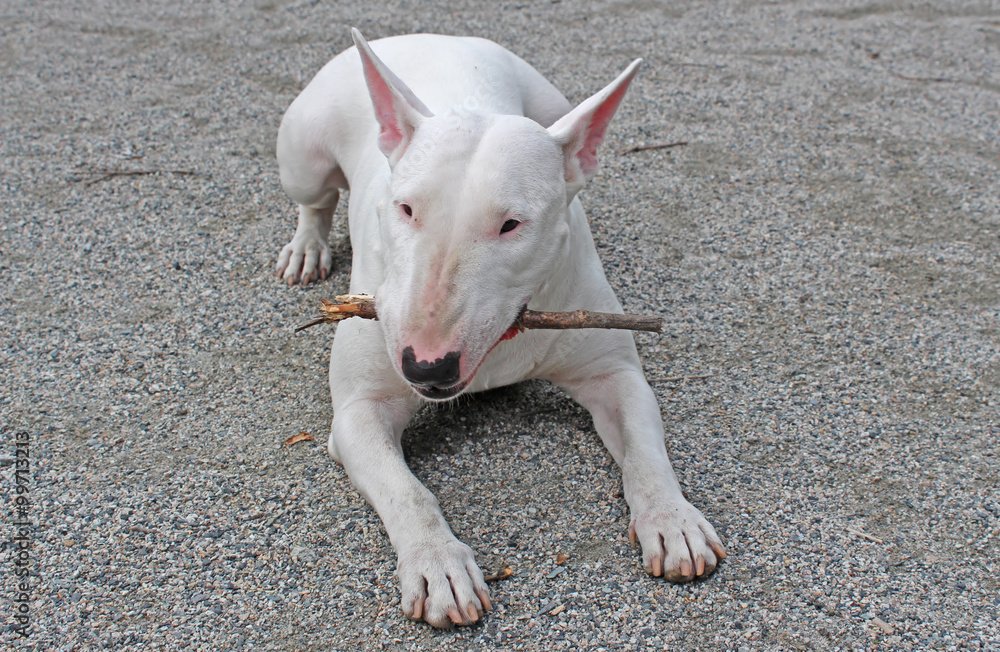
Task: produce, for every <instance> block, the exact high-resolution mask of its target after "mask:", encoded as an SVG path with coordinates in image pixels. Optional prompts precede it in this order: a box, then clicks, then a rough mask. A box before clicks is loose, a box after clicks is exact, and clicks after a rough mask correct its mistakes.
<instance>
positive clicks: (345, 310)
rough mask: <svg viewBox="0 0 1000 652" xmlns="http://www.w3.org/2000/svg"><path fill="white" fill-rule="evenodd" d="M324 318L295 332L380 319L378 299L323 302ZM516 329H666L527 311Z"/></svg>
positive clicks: (645, 320) (578, 313)
mask: <svg viewBox="0 0 1000 652" xmlns="http://www.w3.org/2000/svg"><path fill="white" fill-rule="evenodd" d="M320 301H321V302H322V305H320V308H319V310H320V313H321V315H322V316H321V317H320V318H319V319H317V320H315V321H311V322H309V323H308V324H305V325H304V326H299V327H298V328H296V329H295V332H296V333H298V332H299V331H301V330H305V329H306V328H309V327H311V326H315V325H317V324H330V323H334V322H338V321H341V320H342V319H347V318H349V317H361V318H362V319H378V315H377V314H376V313H375V297H373V296H370V295H367V294H342V295H340V296H338V297H336V302H333V301H327V300H326V299H321V300H320ZM512 326H513V327H514V328H517V329H518V330H521V331H525V330H528V329H567V328H616V329H624V330H632V331H648V332H651V333H659V332H660V331H661V330H662V329H663V318H662V317H642V316H637V315H622V314H618V313H613V312H592V311H590V310H574V311H572V312H539V311H536V310H525V311H524V312H523V313H521V316H520V317H518V318H517V319H516V320H514V323H513V324H512Z"/></svg>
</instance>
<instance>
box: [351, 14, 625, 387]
mask: <svg viewBox="0 0 1000 652" xmlns="http://www.w3.org/2000/svg"><path fill="white" fill-rule="evenodd" d="M353 33H354V41H355V44H356V45H357V47H358V51H359V53H360V55H361V59H362V63H363V67H364V74H365V79H366V81H367V83H368V89H369V91H370V93H371V97H372V103H373V106H374V109H375V117H376V119H377V121H378V124H379V136H378V145H379V149H381V151H382V152H383V153H384V154H385V156H386V157H387V158H388V160H389V165H390V167H391V168H392V176H391V181H390V187H389V191H388V193H387V195H386V196H385V198H384V201H383V202H382V203H381V204H380V205H379V206H378V215H379V220H380V224H379V228H380V230H381V236H382V237H381V241H382V246H383V247H384V250H383V251H382V252H381V255H382V257H383V259H384V260H385V261H386V263H387V264H386V276H385V279H384V282H383V284H382V286H381V287H379V288H378V289H377V292H376V296H377V297H378V299H377V312H378V315H379V320H380V321H381V322H382V329H383V332H384V333H385V338H386V345H387V347H388V351H389V356H390V358H391V359H392V360H393V365H394V366H395V368H396V370H397V371H398V372H399V374H400V375H401V376H402V377H403V378H404V379H406V380H407V382H409V383H410V385H411V386H412V387H413V389H414V390H415V391H416V392H417V393H418V394H420V395H421V396H423V397H424V398H428V399H432V400H444V399H448V398H452V397H454V396H457V395H458V394H460V393H461V392H462V391H463V390H464V389H465V388H466V387H467V386H468V384H469V382H470V381H471V380H472V378H473V376H474V375H475V373H476V371H477V370H478V369H479V366H480V365H481V364H482V362H483V360H484V359H485V358H486V355H487V354H488V353H489V352H490V351H491V350H492V349H493V347H495V346H496V345H497V343H498V342H500V341H502V340H503V339H506V338H507V337H510V336H512V335H513V331H512V330H511V326H512V324H513V323H514V321H515V320H516V319H517V317H518V316H519V315H520V313H521V311H522V310H524V308H525V307H526V306H527V305H528V302H529V301H531V298H532V297H533V296H534V295H535V293H536V292H538V291H539V289H540V288H542V287H543V286H544V285H545V283H546V282H547V281H548V280H549V278H550V277H551V276H552V275H553V273H554V272H555V270H556V269H557V267H558V266H559V265H560V264H561V263H562V262H564V261H565V260H566V259H567V256H566V252H567V248H568V247H569V246H570V242H569V234H570V229H569V221H568V212H567V206H568V204H569V202H570V201H572V199H573V197H574V196H575V195H576V193H577V192H578V191H579V190H580V189H581V188H582V187H583V186H584V185H585V184H586V182H587V180H588V179H590V177H592V176H593V175H594V173H595V172H596V171H597V166H598V163H597V157H596V150H597V147H598V146H599V145H600V143H601V141H602V140H603V139H604V134H605V132H606V130H607V126H608V124H609V122H610V121H611V118H612V116H613V115H614V113H615V111H616V110H617V108H618V105H619V104H620V103H621V100H622V97H623V96H624V94H625V90H626V89H627V88H628V85H629V82H630V81H631V80H632V77H633V76H634V75H635V72H636V70H637V69H638V67H639V63H640V60H636V61H635V62H633V63H632V64H631V65H630V66H629V67H628V68H627V69H626V70H625V72H623V73H622V74H621V75H620V76H619V77H618V79H616V80H615V81H614V82H612V83H611V84H610V85H609V86H608V87H607V88H605V89H604V90H602V91H601V92H600V93H598V94H596V95H594V96H593V97H591V98H590V99H588V100H586V101H584V102H583V103H582V104H580V105H579V106H578V107H576V108H575V109H573V110H572V111H570V112H569V113H568V114H566V115H565V116H564V117H562V118H561V119H559V120H558V121H557V122H556V123H555V124H553V125H552V126H551V127H548V128H545V127H543V126H541V125H539V124H538V123H537V122H534V121H533V120H530V119H528V118H525V117H523V116H512V115H493V114H485V113H479V112H473V111H467V110H464V109H454V110H450V111H447V112H445V113H441V114H439V115H433V114H432V113H431V111H430V110H428V109H427V107H426V106H425V105H424V104H423V103H422V102H421V101H420V100H419V99H418V98H417V97H416V95H414V94H413V92H412V91H411V90H410V89H409V88H408V87H407V86H406V85H405V84H404V83H403V82H402V81H401V80H400V79H399V78H398V77H396V75H395V74H393V73H392V71H390V70H389V69H388V68H386V67H385V65H384V64H383V63H382V61H381V60H379V59H378V57H376V56H375V54H374V52H372V50H371V48H370V47H369V45H368V43H367V42H366V41H365V40H364V38H363V37H362V36H361V34H360V33H359V32H358V31H357V30H354V32H353Z"/></svg>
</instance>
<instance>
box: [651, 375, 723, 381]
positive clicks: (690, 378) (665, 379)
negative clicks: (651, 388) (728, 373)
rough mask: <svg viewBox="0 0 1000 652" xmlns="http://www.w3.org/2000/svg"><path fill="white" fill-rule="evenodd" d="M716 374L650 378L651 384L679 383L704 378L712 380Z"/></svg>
mask: <svg viewBox="0 0 1000 652" xmlns="http://www.w3.org/2000/svg"><path fill="white" fill-rule="evenodd" d="M714 375H715V374H698V375H697V376H665V377H661V378H650V379H649V382H651V383H679V382H681V381H688V380H702V379H704V378H711V377H712V376H714Z"/></svg>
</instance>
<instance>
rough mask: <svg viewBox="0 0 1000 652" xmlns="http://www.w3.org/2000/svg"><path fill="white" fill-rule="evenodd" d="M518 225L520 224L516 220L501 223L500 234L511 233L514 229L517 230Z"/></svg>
mask: <svg viewBox="0 0 1000 652" xmlns="http://www.w3.org/2000/svg"><path fill="white" fill-rule="evenodd" d="M518 224H520V222H518V221H517V220H507V221H506V222H504V223H503V226H501V227H500V233H507V232H508V231H513V230H514V229H516V228H517V225H518Z"/></svg>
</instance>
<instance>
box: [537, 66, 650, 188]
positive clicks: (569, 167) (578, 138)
mask: <svg viewBox="0 0 1000 652" xmlns="http://www.w3.org/2000/svg"><path fill="white" fill-rule="evenodd" d="M641 63H642V59H636V60H635V61H633V62H632V63H631V64H630V65H629V67H628V68H626V69H625V72H623V73H622V74H620V75H618V78H617V79H616V80H614V81H613V82H611V83H610V84H608V85H607V86H606V87H605V88H604V90H602V91H601V92H599V93H597V94H596V95H593V96H591V97H589V98H588V99H586V100H584V101H583V102H582V103H581V104H580V105H579V106H577V107H576V108H575V109H573V110H572V111H570V112H569V113H567V114H566V115H564V116H563V117H561V118H559V119H558V120H556V122H555V124H553V125H552V126H551V127H549V133H550V134H551V135H552V137H553V138H554V139H555V141H556V143H558V144H559V145H560V146H561V147H562V149H563V157H564V159H565V162H566V197H567V199H572V198H573V196H574V195H576V193H577V192H579V191H580V189H581V188H583V186H584V185H586V183H587V181H589V180H590V178H591V177H593V176H594V175H595V174H596V173H597V168H598V161H597V148H598V147H599V146H600V144H601V142H602V141H603V140H604V135H605V134H606V133H607V130H608V124H610V122H611V118H612V117H614V115H615V111H617V110H618V105H619V104H621V102H622V98H623V97H625V91H626V90H628V85H629V83H630V82H631V81H632V78H633V77H635V73H636V71H638V70H639V64H641Z"/></svg>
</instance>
